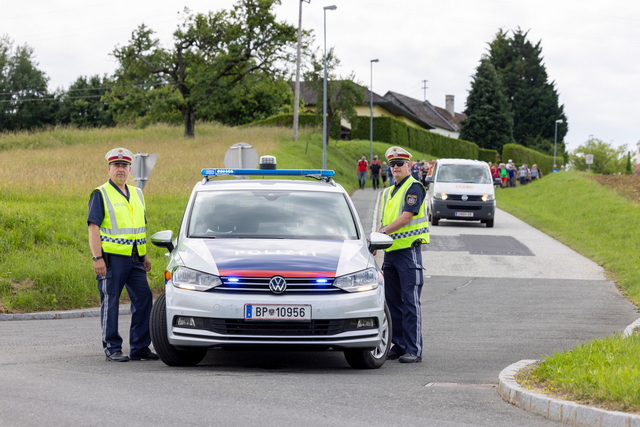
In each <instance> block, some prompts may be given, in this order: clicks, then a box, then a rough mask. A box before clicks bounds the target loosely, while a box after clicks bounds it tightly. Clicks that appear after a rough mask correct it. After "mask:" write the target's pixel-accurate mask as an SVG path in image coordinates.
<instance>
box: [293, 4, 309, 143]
mask: <svg viewBox="0 0 640 427" xmlns="http://www.w3.org/2000/svg"><path fill="white" fill-rule="evenodd" d="M303 1H306V2H307V3H310V2H311V0H300V10H299V12H298V52H297V57H296V86H295V91H294V92H295V96H294V99H295V100H294V101H293V140H294V141H297V140H298V118H299V113H298V109H299V104H300V43H301V39H302V2H303Z"/></svg>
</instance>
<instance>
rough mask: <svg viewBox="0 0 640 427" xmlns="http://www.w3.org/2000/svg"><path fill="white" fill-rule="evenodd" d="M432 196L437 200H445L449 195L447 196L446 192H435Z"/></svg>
mask: <svg viewBox="0 0 640 427" xmlns="http://www.w3.org/2000/svg"><path fill="white" fill-rule="evenodd" d="M433 197H435V198H436V199H439V200H447V199H448V198H449V196H447V193H435V194H434V195H433Z"/></svg>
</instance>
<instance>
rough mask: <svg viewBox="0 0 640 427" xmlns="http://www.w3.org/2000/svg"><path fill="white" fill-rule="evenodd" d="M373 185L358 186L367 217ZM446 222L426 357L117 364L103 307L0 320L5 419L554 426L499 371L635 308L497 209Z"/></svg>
mask: <svg viewBox="0 0 640 427" xmlns="http://www.w3.org/2000/svg"><path fill="white" fill-rule="evenodd" d="M367 191H368V192H370V193H373V192H372V190H363V191H357V192H356V193H355V194H354V195H353V199H354V202H355V203H356V206H357V207H358V210H359V212H360V215H361V216H362V217H363V219H364V221H363V223H364V225H365V229H367V230H370V229H371V219H366V217H369V218H370V215H371V213H372V211H373V209H372V207H371V206H373V197H372V194H366V193H365V192H367ZM440 224H441V225H440V226H438V227H432V244H431V245H429V246H427V247H425V249H424V254H423V255H424V259H425V267H426V268H427V270H426V271H425V277H426V280H425V287H424V290H423V294H422V304H423V305H422V309H423V319H424V325H423V329H424V342H425V353H424V361H423V363H421V364H415V365H405V364H400V363H398V362H397V361H388V362H387V363H386V364H385V365H384V366H383V367H382V368H381V369H379V370H373V371H357V370H353V369H350V368H349V366H348V365H347V363H346V362H345V360H344V358H343V356H342V354H341V353H338V352H330V351H329V352H323V353H305V352H293V353H279V352H240V351H237V352H236V351H221V350H212V351H210V352H209V354H208V355H207V357H206V358H205V360H204V361H203V362H202V363H201V364H200V365H198V366H197V367H193V368H171V367H168V366H165V365H164V364H163V363H162V362H151V361H147V362H127V363H111V362H105V361H104V356H103V353H102V349H101V344H100V325H99V320H98V318H95V317H93V318H77V319H65V320H39V321H36V320H30V321H2V322H0V426H33V425H59V426H66V425H69V426H70V425H83V426H92V425H103V424H114V425H117V424H127V425H135V426H147V425H149V426H174V425H176V426H178V425H179V426H207V425H215V426H227V425H230V426H235V425H264V426H271V425H278V426H289V425H300V424H305V425H310V426H332V425H349V426H351V425H353V426H360V425H362V426H390V425H403V426H414V425H415V426H445V427H447V426H505V427H506V426H552V425H559V424H558V423H555V422H552V421H549V420H547V419H545V418H543V417H541V416H537V415H534V414H531V413H528V412H526V411H523V410H521V409H518V408H516V407H514V406H512V405H510V404H508V403H506V402H504V401H503V400H502V399H501V398H500V396H499V395H498V393H497V391H496V388H495V387H496V385H497V382H498V374H499V373H500V371H501V370H502V369H504V368H505V367H506V366H508V365H510V364H511V363H514V362H517V361H519V360H522V359H536V358H539V357H540V356H541V355H544V354H552V353H553V352H554V351H561V350H564V349H568V348H571V347H574V346H576V345H578V344H580V343H582V342H585V341H588V340H590V339H592V338H595V337H602V336H606V335H609V334H611V333H613V332H617V331H621V330H622V329H624V328H625V327H626V326H627V325H628V324H630V323H632V322H633V321H635V320H636V319H637V317H639V315H638V313H637V312H636V309H635V307H634V306H633V305H632V304H630V303H629V302H628V301H626V300H625V299H624V298H623V297H622V296H621V295H620V294H619V293H618V292H617V291H616V288H615V286H614V285H613V283H611V282H610V281H607V280H606V278H605V277H604V272H603V271H602V269H601V268H600V267H599V266H597V265H595V264H594V263H592V262H590V261H588V260H586V259H584V258H583V257H581V256H580V255H578V254H576V253H575V252H573V251H571V250H570V249H568V248H567V247H566V246H564V245H562V244H560V243H558V242H557V241H555V240H553V239H551V238H549V237H548V236H546V235H544V234H543V233H540V232H539V231H537V230H535V229H533V228H531V227H529V226H528V225H526V224H524V223H522V222H521V221H519V220H517V219H516V218H514V217H513V216H511V215H508V214H506V213H504V212H501V211H499V212H498V213H497V216H496V221H495V227H494V228H492V229H489V228H486V227H484V226H481V225H480V224H476V223H463V222H448V221H442V222H441V223H440ZM120 319H121V326H120V331H121V334H122V335H123V337H124V338H125V342H126V341H127V340H128V335H127V333H126V330H127V329H128V325H129V321H130V317H129V316H121V317H120ZM125 350H127V349H125Z"/></svg>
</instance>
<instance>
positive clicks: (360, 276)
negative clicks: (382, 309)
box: [333, 268, 379, 292]
mask: <svg viewBox="0 0 640 427" xmlns="http://www.w3.org/2000/svg"><path fill="white" fill-rule="evenodd" d="M333 286H335V287H338V288H340V289H342V290H345V291H347V292H363V291H370V290H372V289H376V288H377V287H378V286H379V282H378V271H377V270H376V269H375V268H368V269H366V270H363V271H359V272H357V273H353V274H348V275H346V276H341V277H338V278H336V280H335V281H334V282H333Z"/></svg>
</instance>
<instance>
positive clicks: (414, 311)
mask: <svg viewBox="0 0 640 427" xmlns="http://www.w3.org/2000/svg"><path fill="white" fill-rule="evenodd" d="M386 157H387V160H388V161H389V165H390V166H391V172H392V174H393V178H394V179H395V185H393V186H390V187H389V188H387V189H385V190H384V192H383V193H382V226H381V227H380V229H379V231H380V232H381V233H385V234H388V235H389V236H391V237H392V238H393V245H392V246H391V247H390V248H388V249H385V255H384V263H383V265H382V270H383V272H384V277H385V297H386V301H387V305H388V307H389V312H390V313H391V323H392V339H391V340H392V342H393V344H394V346H393V348H391V350H390V351H389V355H388V357H387V359H389V360H395V359H399V360H400V362H401V363H418V362H421V361H422V313H421V307H420V294H421V293H422V285H423V275H422V270H423V269H424V267H423V266H422V251H421V248H420V246H421V245H422V244H424V243H429V222H428V220H427V215H426V207H425V203H424V199H425V195H426V190H425V188H424V187H423V185H422V184H421V183H420V181H418V180H416V179H414V178H413V177H412V176H411V166H410V160H411V153H409V152H408V151H406V150H405V149H403V148H401V147H391V148H389V149H388V150H387V152H386Z"/></svg>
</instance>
